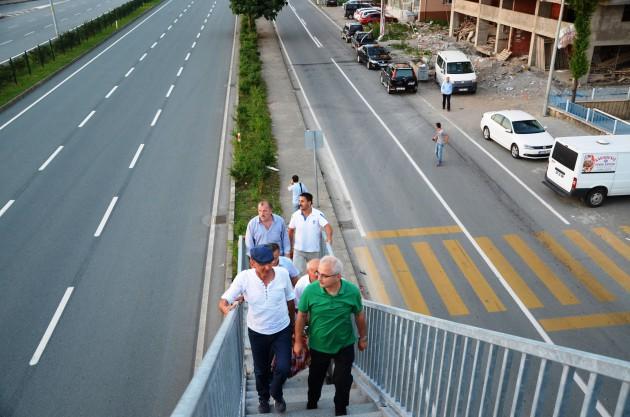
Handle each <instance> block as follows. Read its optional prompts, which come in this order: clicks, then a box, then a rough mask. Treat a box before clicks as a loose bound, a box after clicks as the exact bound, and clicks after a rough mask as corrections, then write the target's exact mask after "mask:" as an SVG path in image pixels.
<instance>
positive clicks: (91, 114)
mask: <svg viewBox="0 0 630 417" xmlns="http://www.w3.org/2000/svg"><path fill="white" fill-rule="evenodd" d="M94 113H96V110H92V111H91V112H90V114H88V115H87V116H85V119H83V121H82V122H81V123H79V127H83V126H84V125H85V124H86V123H87V122H88V120H90V119H91V118H92V116H94Z"/></svg>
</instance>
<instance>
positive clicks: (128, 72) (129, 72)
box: [125, 67, 136, 78]
mask: <svg viewBox="0 0 630 417" xmlns="http://www.w3.org/2000/svg"><path fill="white" fill-rule="evenodd" d="M134 69H136V68H135V67H131V68H129V71H127V73H126V74H125V78H127V77H129V76H130V75H131V73H132V72H133V70H134Z"/></svg>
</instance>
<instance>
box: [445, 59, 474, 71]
mask: <svg viewBox="0 0 630 417" xmlns="http://www.w3.org/2000/svg"><path fill="white" fill-rule="evenodd" d="M446 70H447V72H448V73H449V74H471V73H473V72H475V71H474V70H473V67H472V64H471V63H470V62H468V61H465V62H449V63H448V64H447V67H446Z"/></svg>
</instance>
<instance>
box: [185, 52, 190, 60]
mask: <svg viewBox="0 0 630 417" xmlns="http://www.w3.org/2000/svg"><path fill="white" fill-rule="evenodd" d="M188 58H190V52H188V53H187V54H186V58H184V61H188Z"/></svg>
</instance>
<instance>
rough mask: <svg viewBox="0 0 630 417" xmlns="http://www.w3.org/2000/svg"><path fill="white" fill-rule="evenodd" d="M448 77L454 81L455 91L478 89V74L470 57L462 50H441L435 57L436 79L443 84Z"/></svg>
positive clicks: (469, 91) (473, 90)
mask: <svg viewBox="0 0 630 417" xmlns="http://www.w3.org/2000/svg"><path fill="white" fill-rule="evenodd" d="M446 77H449V78H450V80H451V82H452V83H453V92H454V93H456V92H468V93H474V92H475V91H477V74H476V73H475V68H474V67H473V64H472V62H470V59H468V57H467V56H466V55H465V54H464V53H463V52H460V51H440V52H438V54H437V58H436V59H435V81H436V82H437V83H438V84H439V85H442V83H443V82H444V80H445V79H446Z"/></svg>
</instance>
